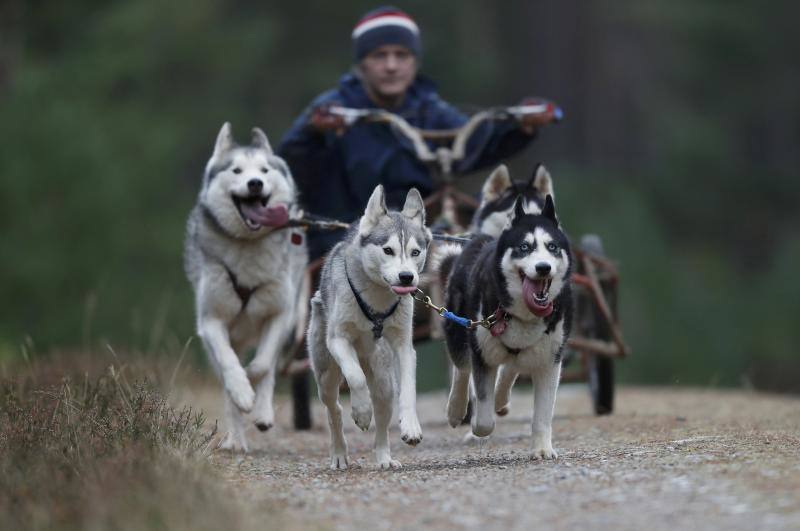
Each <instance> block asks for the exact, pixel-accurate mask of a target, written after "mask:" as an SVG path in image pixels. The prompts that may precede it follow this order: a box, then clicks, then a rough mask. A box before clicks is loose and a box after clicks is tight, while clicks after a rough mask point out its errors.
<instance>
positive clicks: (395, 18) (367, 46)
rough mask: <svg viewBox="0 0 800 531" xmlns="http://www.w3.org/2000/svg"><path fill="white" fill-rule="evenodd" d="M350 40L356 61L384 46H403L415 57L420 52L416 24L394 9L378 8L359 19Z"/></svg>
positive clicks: (406, 15) (420, 47)
mask: <svg viewBox="0 0 800 531" xmlns="http://www.w3.org/2000/svg"><path fill="white" fill-rule="evenodd" d="M352 38H353V51H354V52H355V56H356V60H361V59H363V58H364V56H366V55H368V54H369V53H370V52H371V51H372V50H374V49H376V48H379V47H381V46H384V45H386V44H397V45H400V46H404V47H406V48H408V49H409V50H411V51H412V52H413V53H414V54H415V55H417V56H419V55H420V52H421V51H422V45H421V41H420V36H419V27H418V26H417V23H416V22H414V19H412V18H411V17H410V16H408V14H406V13H404V12H403V11H401V10H399V9H397V8H395V7H382V8H378V9H375V10H373V11H370V12H369V13H367V14H366V15H364V16H363V17H361V19H360V20H359V21H358V23H357V24H356V25H355V27H354V28H353V34H352Z"/></svg>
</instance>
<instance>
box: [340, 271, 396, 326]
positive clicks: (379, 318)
mask: <svg viewBox="0 0 800 531" xmlns="http://www.w3.org/2000/svg"><path fill="white" fill-rule="evenodd" d="M344 276H346V277H347V283H348V284H350V290H351V291H352V292H353V297H355V298H356V302H357V303H358V307H359V308H361V313H363V314H364V317H366V318H367V320H369V322H371V323H372V337H373V338H374V339H376V340H378V339H380V338H381V336H382V335H383V322H384V321H385V320H386V319H388V318H389V317H391V315H392V314H393V313H394V311H395V310H396V309H397V306H398V305H399V304H400V298H399V297H398V299H397V300H396V301H394V304H392V306H391V307H390V308H389V309H388V310H386V311H385V312H377V311H375V310H374V309H372V308H371V307H370V305H369V304H367V302H366V301H365V300H364V299H363V298H362V297H361V294H360V293H359V292H358V290H357V289H356V287H355V286H354V285H353V281H352V280H350V273H348V272H347V260H345V262H344Z"/></svg>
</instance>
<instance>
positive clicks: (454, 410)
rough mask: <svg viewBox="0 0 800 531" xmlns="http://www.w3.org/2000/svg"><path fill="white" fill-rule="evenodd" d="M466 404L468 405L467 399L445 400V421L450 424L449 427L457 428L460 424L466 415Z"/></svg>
mask: <svg viewBox="0 0 800 531" xmlns="http://www.w3.org/2000/svg"><path fill="white" fill-rule="evenodd" d="M467 405H469V402H467V401H464V402H459V401H457V400H448V401H447V423H448V424H450V427H451V428H458V427H459V426H461V423H462V421H463V420H464V417H466V416H467Z"/></svg>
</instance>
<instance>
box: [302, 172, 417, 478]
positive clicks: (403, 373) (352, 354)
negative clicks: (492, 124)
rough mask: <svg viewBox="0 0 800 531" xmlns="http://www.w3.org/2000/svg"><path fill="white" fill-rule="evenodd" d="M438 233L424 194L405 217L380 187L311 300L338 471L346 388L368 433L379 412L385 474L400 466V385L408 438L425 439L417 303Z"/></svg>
mask: <svg viewBox="0 0 800 531" xmlns="http://www.w3.org/2000/svg"><path fill="white" fill-rule="evenodd" d="M430 241H431V233H430V231H429V230H428V229H427V228H426V227H425V206H424V203H423V202H422V197H421V196H420V194H419V192H418V191H417V190H416V189H412V190H411V191H409V192H408V195H407V196H406V201H405V205H404V207H403V210H402V211H401V212H394V211H389V210H388V209H387V208H386V202H385V197H384V191H383V187H382V186H378V187H377V188H376V189H375V191H374V192H373V193H372V196H371V197H370V199H369V202H368V204H367V207H366V210H365V212H364V215H363V216H362V217H361V219H360V220H359V222H358V223H356V224H354V226H353V228H352V229H351V230H350V232H349V233H348V235H347V236H346V238H345V240H344V241H342V242H341V243H339V244H338V245H336V247H334V248H333V250H331V252H330V254H329V255H328V258H327V260H326V261H325V265H324V267H323V269H322V275H321V277H320V287H319V290H318V291H317V293H316V294H315V295H314V298H313V299H312V300H311V322H310V324H309V328H308V342H307V343H308V352H309V358H310V359H311V365H312V367H313V369H314V376H315V377H316V380H317V387H318V389H319V397H320V400H321V401H322V403H323V404H324V405H325V407H326V408H327V409H328V424H329V427H330V434H331V446H330V466H331V468H332V469H334V470H336V469H339V470H343V469H346V468H347V465H348V456H347V443H346V442H345V439H344V431H343V429H342V408H341V406H340V405H339V385H340V384H341V381H342V377H344V379H345V380H346V381H347V385H348V386H349V387H350V400H351V406H352V417H353V420H354V421H355V423H356V425H357V426H358V427H359V428H361V429H362V430H367V429H368V428H369V425H370V422H371V420H372V416H373V412H374V415H375V459H376V461H377V463H378V466H379V467H380V468H382V469H390V468H392V469H393V468H399V467H400V463H399V462H398V461H396V460H394V459H392V456H391V453H390V451H389V439H388V436H389V434H388V429H389V422H390V421H391V418H392V402H393V400H394V396H395V380H397V384H398V387H399V393H398V395H399V400H398V403H399V412H398V413H399V421H400V434H401V438H402V439H403V441H405V442H406V443H407V444H410V445H412V446H413V445H416V444H418V443H419V442H420V441H421V440H422V429H421V428H420V424H419V420H418V418H417V406H416V400H417V399H416V359H417V357H416V356H417V355H416V352H415V350H414V346H413V344H412V342H411V339H412V330H411V326H412V318H413V304H414V301H413V299H412V298H411V296H410V294H412V293H413V292H414V291H416V288H417V283H418V282H419V275H420V272H421V271H422V268H423V266H424V265H425V257H426V255H427V250H428V245H429V244H430Z"/></svg>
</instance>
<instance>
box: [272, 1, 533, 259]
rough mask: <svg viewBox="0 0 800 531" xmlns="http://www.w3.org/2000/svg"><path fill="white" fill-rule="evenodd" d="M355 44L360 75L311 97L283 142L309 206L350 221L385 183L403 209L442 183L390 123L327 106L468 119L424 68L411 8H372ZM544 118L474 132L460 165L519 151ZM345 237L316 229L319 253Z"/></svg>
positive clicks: (427, 124)
mask: <svg viewBox="0 0 800 531" xmlns="http://www.w3.org/2000/svg"><path fill="white" fill-rule="evenodd" d="M352 42H353V52H354V56H355V66H354V69H353V71H352V73H349V74H346V75H344V76H343V77H342V78H341V79H340V81H339V85H338V87H336V88H334V89H332V90H329V91H327V92H325V93H323V94H321V95H320V96H319V97H317V98H316V99H315V100H314V101H313V102H312V103H311V105H310V106H309V107H308V108H307V109H306V110H305V111H304V112H303V114H302V115H300V117H299V118H298V119H297V120H296V121H295V122H294V124H293V125H292V128H291V129H290V130H289V131H288V132H287V133H286V135H285V136H284V138H283V140H282V142H281V144H280V146H279V148H278V152H279V154H280V155H281V156H282V157H283V158H284V159H286V161H287V162H288V163H289V166H290V167H291V169H292V173H293V175H294V178H295V180H296V181H297V183H298V185H299V187H300V191H301V196H302V197H301V201H302V202H303V204H304V205H305V208H306V210H307V211H308V212H309V213H312V214H317V215H322V216H327V217H330V218H335V219H338V220H341V221H345V222H350V221H353V220H354V219H356V218H357V217H358V215H359V214H360V212H362V211H363V210H364V206H365V205H366V204H367V200H368V199H369V196H370V194H371V193H372V191H373V189H374V188H375V186H376V185H378V184H383V185H384V188H385V193H386V200H387V204H388V205H389V207H392V208H398V207H399V206H402V201H403V200H404V199H405V196H406V193H407V192H408V190H409V189H410V188H412V187H416V188H417V189H418V190H419V191H420V192H421V193H422V195H423V196H427V195H428V194H430V193H431V192H432V187H433V183H432V181H431V177H430V175H429V172H428V168H426V166H425V165H424V164H423V163H421V162H420V161H418V160H417V158H416V157H415V155H414V152H413V150H412V149H411V148H410V147H409V146H405V145H403V143H402V142H401V140H400V139H399V138H398V137H397V136H396V135H395V134H394V133H393V132H392V131H391V130H390V128H389V127H387V126H386V125H385V124H379V123H359V124H357V125H356V126H354V127H352V128H349V129H347V130H344V128H343V125H344V124H343V123H342V122H341V121H340V119H339V118H338V117H336V116H334V115H331V114H327V113H326V112H325V109H326V108H327V107H329V106H330V105H342V106H345V107H354V108H381V109H385V110H388V111H391V112H394V113H396V114H399V115H401V116H402V117H403V118H405V119H406V120H408V122H409V123H410V124H411V125H413V126H415V127H419V128H422V129H452V128H456V127H459V126H461V125H463V124H464V123H465V122H466V120H467V117H466V116H464V115H463V114H461V113H460V112H458V111H457V110H456V109H455V108H453V107H452V106H451V105H449V104H448V103H446V102H445V101H443V100H442V99H441V98H440V97H439V95H438V94H437V92H436V87H435V86H434V84H433V83H432V82H431V81H430V80H428V79H427V78H426V77H424V76H422V75H421V74H419V73H418V69H419V63H420V58H421V52H422V44H421V40H420V34H419V28H418V27H417V24H416V23H415V22H414V20H413V19H412V18H411V17H410V16H408V15H407V14H406V13H404V12H402V11H400V10H399V9H396V8H393V7H382V8H379V9H375V10H373V11H370V12H369V13H367V14H366V15H364V16H363V17H362V18H361V20H359V21H358V23H357V24H356V26H355V28H354V29H353V33H352ZM536 125H538V123H537V122H536V121H531V122H529V123H525V122H523V123H522V124H520V123H518V122H514V123H511V122H503V123H498V124H493V125H491V126H490V125H488V124H487V125H485V126H484V127H482V128H480V129H479V130H478V131H477V132H476V133H475V134H474V135H473V137H472V139H471V140H470V142H469V144H468V147H467V151H466V152H467V157H466V159H465V160H464V161H462V162H461V163H460V164H459V165H458V166H457V167H456V168H455V170H456V171H458V172H465V171H472V170H476V169H479V168H482V167H486V166H489V165H492V164H496V163H497V162H498V161H500V160H501V159H503V158H505V157H508V156H510V155H512V154H514V153H516V152H518V151H519V150H521V149H523V148H524V147H525V146H526V145H528V143H529V142H530V141H531V139H532V138H533V136H534V132H535V126H536ZM342 235H343V232H342V231H337V232H314V231H312V232H310V233H309V241H308V244H309V254H310V258H311V259H312V260H313V259H316V258H318V257H320V256H322V255H324V254H325V253H326V252H327V251H328V250H330V249H331V247H333V245H334V244H336V242H338V241H339V240H340V239H341V237H342Z"/></svg>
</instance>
